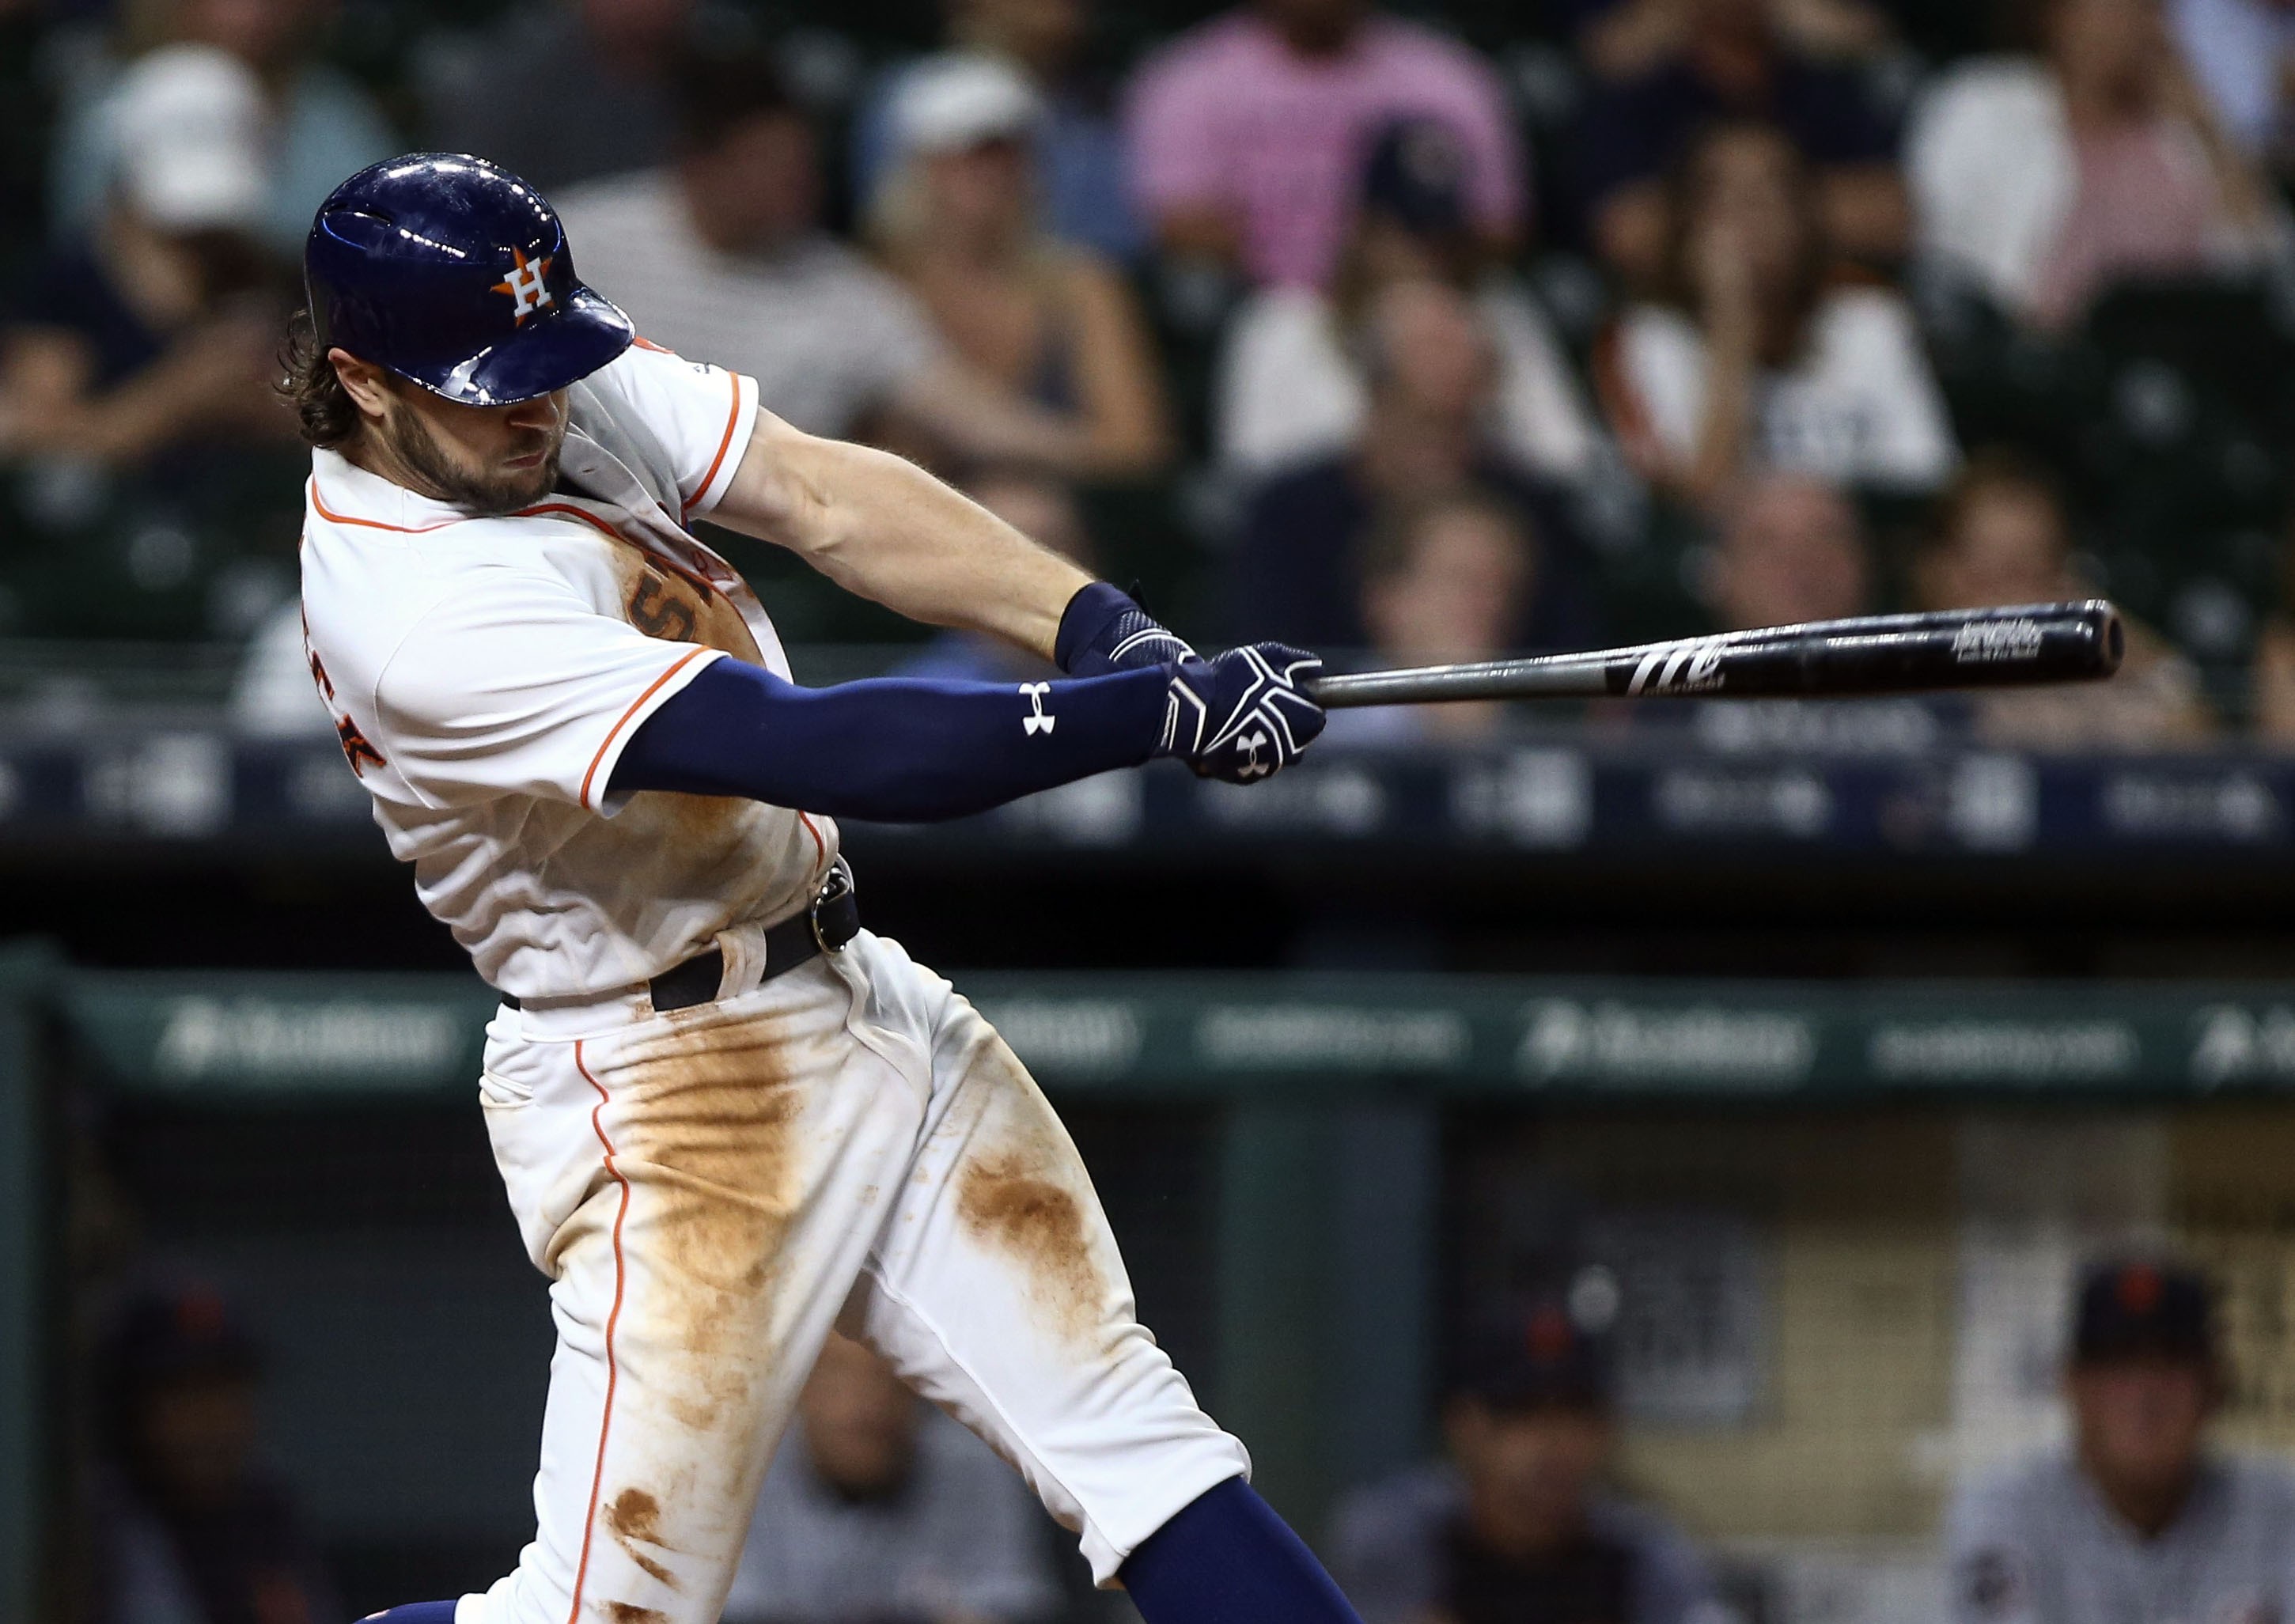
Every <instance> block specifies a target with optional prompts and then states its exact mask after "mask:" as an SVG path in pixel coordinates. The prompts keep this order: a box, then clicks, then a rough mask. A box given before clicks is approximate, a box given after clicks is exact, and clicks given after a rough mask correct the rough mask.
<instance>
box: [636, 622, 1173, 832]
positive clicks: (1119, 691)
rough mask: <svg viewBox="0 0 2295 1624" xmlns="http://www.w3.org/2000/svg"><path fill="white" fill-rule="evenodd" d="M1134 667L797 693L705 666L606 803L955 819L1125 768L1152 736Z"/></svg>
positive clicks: (1143, 756) (1154, 727)
mask: <svg viewBox="0 0 2295 1624" xmlns="http://www.w3.org/2000/svg"><path fill="white" fill-rule="evenodd" d="M1168 686H1169V684H1168V679H1167V678H1166V676H1165V673H1164V671H1163V670H1162V669H1161V668H1160V667H1158V668H1150V669H1147V670H1142V671H1126V672H1119V673H1115V675H1112V676H1103V677H1086V678H1082V679H1071V680H1065V681H1050V682H1046V683H1033V682H1030V683H1015V682H936V681H923V680H920V679H913V678H898V677H880V678H872V679H871V680H870V681H863V682H842V683H838V684H837V686H835V687H833V688H799V687H797V686H796V684H795V683H793V682H788V681H783V680H782V679H781V678H780V677H777V676H775V675H773V674H772V673H771V672H769V671H766V670H764V669H763V668H762V667H759V666H756V665H749V664H747V663H746V662H745V661H741V660H734V659H723V660H718V661H715V662H714V663H713V664H712V665H710V666H709V667H708V668H707V669H706V670H705V671H703V672H702V673H701V674H700V675H698V676H697V677H695V678H694V679H693V681H690V682H689V683H687V684H686V685H685V687H684V688H683V689H682V690H681V691H680V692H678V693H677V694H676V695H674V697H673V698H670V699H669V700H667V701H666V702H665V703H664V704H663V705H662V706H661V708H660V709H658V710H657V711H655V712H654V714H652V715H650V716H649V717H647V718H646V720H645V721H644V722H641V724H640V725H639V727H638V730H637V731H636V732H635V733H633V735H631V738H630V741H629V743H628V744H627V745H626V746H625V747H623V750H622V755H621V759H620V761H618V762H617V763H615V767H614V773H613V778H612V780H611V782H610V784H609V786H608V788H609V789H610V790H611V792H612V793H615V794H625V793H627V792H629V791H632V790H640V789H667V790H675V791H679V792H682V793H684V794H687V795H708V796H747V798H748V799H750V800H753V801H764V802H769V803H771V804H772V805H775V806H793V807H802V808H803V809H804V810H805V811H807V812H826V813H828V814H829V816H830V817H833V818H859V819H863V820H871V821H876V822H883V823H924V822H931V821H934V820H938V819H943V818H961V817H966V816H968V815H969V814H971V813H973V812H985V811H987V810H988V808H990V807H992V806H1000V805H1002V804H1004V803H1005V802H1007V801H1010V800H1015V799H1017V797H1019V796H1025V795H1031V794H1033V793H1034V792H1035V791H1037V790H1039V789H1049V788H1052V787H1053V786H1055V785H1058V784H1066V783H1072V782H1074V780H1075V779H1081V778H1089V777H1090V776H1091V775H1092V774H1093V773H1096V772H1106V771H1108V770H1110V769H1111V768H1115V767H1130V766H1136V765H1138V764H1139V763H1141V762H1144V761H1146V760H1147V758H1148V757H1149V756H1150V755H1153V754H1154V753H1155V750H1156V746H1157V744H1158V742H1159V741H1160V740H1161V739H1162V737H1163V730H1164V706H1165V699H1166V690H1167V688H1168Z"/></svg>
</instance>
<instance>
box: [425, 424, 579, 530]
mask: <svg viewBox="0 0 2295 1624" xmlns="http://www.w3.org/2000/svg"><path fill="white" fill-rule="evenodd" d="M384 433H385V434H386V435H387V436H388V438H389V441H390V449H391V451H392V453H393V454H395V455H396V457H397V458H398V460H399V461H400V462H401V463H402V464H404V467H405V469H406V470H407V471H408V472H409V473H411V474H412V475H413V476H414V477H416V478H418V479H420V480H421V481H422V482H423V483H424V484H425V485H427V486H429V494H431V495H433V496H435V497H437V500H439V501H440V502H445V503H447V504H448V505H450V506H452V507H457V508H460V509H461V510H463V511H464V512H466V513H470V514H471V515H473V516H475V517H477V518H497V517H499V516H501V515H502V514H504V513H515V512H516V511H518V510H519V509H520V508H523V507H527V506H530V505H531V504H533V503H534V502H539V501H540V500H541V499H542V498H543V497H544V496H547V495H548V494H550V492H551V488H552V487H554V486H556V485H557V483H558V457H559V453H560V452H561V451H563V450H564V449H565V446H566V419H565V417H564V416H563V415H562V414H561V415H560V416H559V419H558V421H557V424H556V426H555V427H553V428H551V429H549V430H548V431H547V432H546V433H542V434H536V435H535V436H533V437H531V438H532V440H533V441H534V442H535V444H536V445H539V444H543V443H546V444H547V446H548V449H547V451H546V452H545V453H544V454H543V459H542V461H539V462H537V463H535V465H534V466H533V467H532V468H528V469H515V470H510V469H505V470H503V471H502V472H500V473H496V474H492V475H482V474H473V473H471V472H470V470H469V469H464V468H461V467H458V466H456V464H455V462H454V460H453V456H452V455H451V454H450V453H448V452H447V450H446V447H445V445H441V444H440V443H439V441H438V438H437V436H435V435H433V434H432V433H431V432H430V426H429V424H428V423H425V422H424V421H423V420H421V418H419V417H417V416H415V415H414V413H412V412H393V413H391V416H390V420H389V422H388V425H387V426H386V428H385V429H384ZM534 448H535V447H534V445H528V446H527V447H525V448H524V449H522V450H521V451H520V453H519V454H520V455H525V454H527V452H530V451H531V450H533V449H534Z"/></svg>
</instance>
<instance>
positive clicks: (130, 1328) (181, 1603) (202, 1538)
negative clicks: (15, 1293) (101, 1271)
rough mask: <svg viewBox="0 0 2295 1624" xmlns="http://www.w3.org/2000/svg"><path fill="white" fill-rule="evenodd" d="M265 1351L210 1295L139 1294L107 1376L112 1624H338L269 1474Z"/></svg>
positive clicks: (312, 1555) (104, 1512) (99, 1614)
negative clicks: (261, 1453) (264, 1443)
mask: <svg viewBox="0 0 2295 1624" xmlns="http://www.w3.org/2000/svg"><path fill="white" fill-rule="evenodd" d="M260 1381H261V1367H260V1364H259V1361H258V1359H257V1353H256V1349H255V1345H254V1343H253V1342H251V1341H250V1340H249V1337H248V1335H247V1334H246V1332H245V1331H243V1330H242V1329H241V1327H240V1326H238V1325H237V1324H235V1323H234V1322H233V1319H232V1318H231V1316H230V1314H229V1312H228V1311H227V1310H226V1309H225V1305H224V1303H223V1302H222V1300H221V1299H220V1298H218V1297H217V1296H216V1295H215V1293H212V1292H209V1291H207V1290H204V1289H197V1288H193V1289H163V1290H154V1291H149V1292H145V1293H139V1294H138V1295H136V1296H135V1298H133V1299H132V1300H131V1301H130V1302H128V1303H127V1306H126V1307H125V1309H124V1310H122V1312H121V1313H120V1315H119V1317H118V1320H117V1322H116V1324H115V1325H114V1326H113V1328H112V1330H111V1333H110V1336H109V1337H108V1339H107V1341H106V1342H105V1345H104V1348H103V1351H102V1361H101V1367H100V1370H99V1383H100V1387H99V1391H100V1396H101V1403H102V1412H101V1415H100V1416H99V1423H100V1428H101V1433H102V1440H103V1443H104V1446H105V1450H106V1460H105V1466H106V1470H105V1473H104V1474H103V1475H102V1478H101V1479H100V1480H99V1481H98V1485H97V1489H96V1506H95V1511H96V1516H95V1538H96V1567H95V1574H94V1578H95V1585H96V1606H95V1616H96V1618H97V1619H98V1620H101V1624H334V1621H335V1620H339V1619H341V1618H342V1617H343V1613H342V1611H341V1609H340V1607H339V1605H338V1604H337V1603H336V1600H335V1597H334V1595H333V1589H332V1586H331V1583H330V1581H329V1579H328V1578H327V1574H326V1571H325V1569H324V1566H323V1563H322V1562H321V1560H320V1557H319V1553H318V1550H317V1547H316V1546H315V1545H314V1543H313V1542H312V1540H311V1538H310V1537H309V1535H308V1534H307V1533H306V1531H305V1530H304V1529H303V1527H302V1524H301V1522H300V1520H299V1519H298V1517H297V1515H296V1514H295V1510H294V1507H293V1506H292V1504H291V1503H290V1501H289V1499H288V1498H287V1496H286V1495H285V1494H284V1493H283V1492H282V1490H281V1489H280V1488H279V1487H278V1486H277V1485H276V1484H275V1483H274V1482H273V1481H270V1480H269V1479H268V1478H267V1477H266V1476H265V1473H263V1471H262V1470H261V1467H260V1465H259V1462H258V1449H257V1445H258V1431H259V1429H258V1427H257V1419H256V1408H257V1396H258V1392H259V1387H260Z"/></svg>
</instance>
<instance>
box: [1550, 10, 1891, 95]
mask: <svg viewBox="0 0 2295 1624" xmlns="http://www.w3.org/2000/svg"><path fill="white" fill-rule="evenodd" d="M1701 4H1702V0H1564V4H1562V6H1561V7H1560V10H1561V12H1562V13H1563V15H1564V17H1565V18H1566V19H1567V20H1568V23H1569V27H1570V29H1571V31H1572V33H1573V34H1575V35H1576V36H1577V40H1578V53H1579V55H1580V57H1582V58H1583V59H1584V61H1585V63H1586V65H1587V66H1588V67H1589V68H1590V69H1593V70H1594V72H1595V73H1596V74H1597V75H1599V76H1600V77H1601V78H1605V79H1635V78H1640V77H1641V76H1642V75H1643V74H1646V73H1648V72H1651V71H1653V70H1654V69H1659V68H1662V67H1663V66H1665V65H1666V64H1667V63H1669V62H1670V61H1675V60H1676V59H1677V58H1678V57H1679V56H1680V55H1681V54H1682V53H1683V52H1685V51H1686V50H1687V49H1688V48H1689V47H1690V46H1691V45H1692V44H1693V42H1694V41H1695V38H1696V35H1697V29H1698V26H1699V24H1700V22H1701V21H1702V20H1703V19H1702V18H1701V16H1700V10H1701ZM1768 22H1769V27H1770V29H1772V30H1773V31H1774V32H1775V34H1776V37H1777V39H1778V41H1779V42H1780V43H1781V44H1782V45H1784V46H1785V49H1786V50H1788V51H1789V52H1791V53H1793V54H1794V55H1796V56H1798V57H1801V58H1804V59H1814V60H1817V61H1853V60H1857V59H1860V58H1865V57H1869V56H1871V55H1873V54H1874V53H1877V52H1878V51H1880V50H1881V49H1882V48H1883V47H1884V46H1886V45H1888V44H1889V43H1890V42H1891V39H1892V38H1893V37H1894V35H1895V29H1894V28H1893V26H1892V25H1891V21H1890V19H1889V13H1888V12H1887V10H1886V9H1885V8H1883V7H1882V6H1878V5H1874V4H1867V3H1866V0H1769V4H1768Z"/></svg>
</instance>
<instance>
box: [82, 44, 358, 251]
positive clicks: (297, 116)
mask: <svg viewBox="0 0 2295 1624" xmlns="http://www.w3.org/2000/svg"><path fill="white" fill-rule="evenodd" d="M324 10H325V8H324V6H323V4H321V0H160V3H159V4H157V5H155V6H153V7H151V8H149V12H148V13H147V14H146V15H144V16H143V17H142V18H139V20H141V21H143V23H144V24H145V27H146V29H147V31H148V36H149V38H148V39H147V40H145V41H141V42H139V43H154V44H157V45H159V50H158V51H157V52H155V53H147V54H146V55H145V56H144V57H141V58H138V59H136V61H133V62H131V63H129V64H128V65H127V67H125V68H119V67H117V66H116V65H109V64H107V65H105V66H103V67H101V68H99V69H94V71H92V72H91V73H90V74H89V75H88V76H87V77H86V78H84V79H83V80H82V81H81V82H80V83H78V84H77V85H75V86H70V87H69V88H68V89H67V91H66V93H65V98H64V100H65V107H64V112H63V117H62V119H61V128H60V130H59V131H58V134H57V138H56V146H55V153H54V157H53V167H52V172H51V175H50V177H49V193H50V196H51V198H52V199H53V203H52V208H53V221H52V225H53V233H54V234H55V235H56V236H57V237H58V238H60V239H61V238H66V237H69V236H70V235H72V234H74V233H78V232H80V231H83V230H86V229H87V228H89V227H90V226H92V225H93V224H94V222H95V220H96V218H97V216H99V215H100V214H101V213H102V209H103V205H104V201H105V199H106V197H107V195H108V192H109V189H110V183H111V181H112V178H113V176H114V175H116V174H117V173H118V165H119V162H120V146H121V143H123V142H124V141H127V140H128V139H130V138H131V136H130V133H129V132H128V131H127V130H125V129H124V128H123V127H122V126H121V122H120V120H121V118H122V115H123V114H125V113H127V111H128V110H129V106H128V104H129V102H130V100H131V99H132V98H134V97H136V96H140V95H141V94H144V93H143V92H142V91H140V90H138V89H137V88H136V86H137V84H138V82H139V81H138V70H139V69H141V68H142V67H143V63H144V62H145V61H149V60H150V57H151V55H171V54H172V53H173V49H174V48H177V47H182V46H186V45H197V46H203V47H207V48H208V49H209V50H211V51H213V52H215V53H220V54H225V55H228V56H230V57H231V58H233V60H234V61H237V62H238V63H239V64H240V65H241V66H242V67H243V68H245V69H247V72H248V74H249V76H250V77H249V82H250V83H252V84H253V85H254V86H255V89H256V108H257V114H258V117H259V120H260V123H261V126H262V130H263V135H262V143H261V144H262V147H263V150H264V151H265V154H266V158H265V163H264V166H263V168H262V171H261V191H260V192H259V193H258V195H257V206H256V208H255V210H254V215H253V218H252V220H251V222H250V224H251V227H252V230H253V233H254V234H255V235H256V236H257V238H258V239H259V240H260V241H262V242H263V244H264V246H265V248H267V249H270V250H271V251H272V252H273V253H274V254H279V255H281V256H282V257H288V258H299V257H301V254H302V249H303V238H304V236H305V235H306V233H308V232H309V231H310V229H311V216H313V215H314V213H316V212H317V211H318V207H319V205H320V204H321V203H322V202H323V201H324V200H326V196H327V193H328V192H331V191H332V190H334V186H335V183H336V182H338V181H339V180H341V179H342V178H343V176H344V175H348V174H350V173H351V172H352V171H354V170H356V169H362V168H364V167H366V166H367V165H368V164H371V163H373V162H375V161H376V160H378V159H384V158H388V157H389V156H390V155H391V154H392V153H393V152H395V151H398V150H399V147H400V144H401V143H399V141H398V140H397V138H396V135H394V134H393V133H392V131H391V129H390V126H389V125H388V123H387V122H386V121H385V120H384V118H383V117H382V115H381V113H380V111H379V110H377V109H376V107H375V105H374V102H373V101H372V99H371V98H370V97H369V96H368V95H367V94H366V93H365V92H364V91H363V90H362V89H360V88H359V87H358V86H356V85H355V84H354V83H352V82H351V80H350V79H348V78H346V77H345V76H344V75H342V74H340V73H339V72H337V71H336V70H335V69H331V68H330V67H328V66H326V65H325V64H324V63H323V62H321V61H317V60H316V59H315V57H314V53H313V46H314V43H315V41H316V37H317V35H318V32H319V25H320V23H321V21H322V20H323V14H324Z"/></svg>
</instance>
